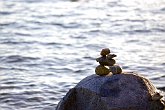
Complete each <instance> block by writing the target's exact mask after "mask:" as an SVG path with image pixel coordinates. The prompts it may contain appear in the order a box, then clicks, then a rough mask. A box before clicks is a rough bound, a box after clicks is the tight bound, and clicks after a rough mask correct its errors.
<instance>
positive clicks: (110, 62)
mask: <svg viewBox="0 0 165 110" xmlns="http://www.w3.org/2000/svg"><path fill="white" fill-rule="evenodd" d="M96 61H97V62H99V63H100V65H102V66H104V65H105V66H113V65H114V64H115V63H116V61H115V60H114V59H107V58H106V57H99V58H97V59H96Z"/></svg>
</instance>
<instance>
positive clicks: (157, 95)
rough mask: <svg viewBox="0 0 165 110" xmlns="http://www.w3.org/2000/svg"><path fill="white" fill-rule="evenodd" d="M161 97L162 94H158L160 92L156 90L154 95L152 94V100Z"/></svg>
mask: <svg viewBox="0 0 165 110" xmlns="http://www.w3.org/2000/svg"><path fill="white" fill-rule="evenodd" d="M161 98H163V96H162V95H160V93H158V92H156V93H155V94H154V95H152V100H154V101H156V100H160V99H161Z"/></svg>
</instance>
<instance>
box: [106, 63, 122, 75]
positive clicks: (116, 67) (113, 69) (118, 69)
mask: <svg viewBox="0 0 165 110" xmlns="http://www.w3.org/2000/svg"><path fill="white" fill-rule="evenodd" d="M109 69H110V71H111V72H112V73H113V74H121V73H122V68H121V67H120V66H119V65H114V66H110V67H109Z"/></svg>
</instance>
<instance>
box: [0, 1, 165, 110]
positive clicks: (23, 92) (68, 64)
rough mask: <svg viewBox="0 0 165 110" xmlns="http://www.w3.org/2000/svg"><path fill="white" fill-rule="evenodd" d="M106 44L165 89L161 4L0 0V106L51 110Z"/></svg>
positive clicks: (164, 6)
mask: <svg viewBox="0 0 165 110" xmlns="http://www.w3.org/2000/svg"><path fill="white" fill-rule="evenodd" d="M105 47H108V48H110V49H111V52H112V53H114V54H117V58H116V62H117V64H119V65H121V66H122V68H123V71H135V72H138V73H139V74H141V75H143V76H145V77H147V78H149V79H150V80H151V81H152V82H153V84H154V85H155V86H156V87H157V88H159V89H161V90H164V91H165V1H164V0H81V1H77V2H72V1H69V0H0V109H1V110H54V109H55V107H56V105H57V103H58V102H59V100H60V99H61V98H62V97H63V96H64V95H65V94H66V92H67V91H68V90H69V89H70V88H72V87H74V86H75V85H76V84H77V83H78V82H79V81H80V80H81V79H83V78H84V77H86V76H89V75H92V74H95V72H94V69H95V67H96V66H97V65H98V63H97V62H96V61H95V58H97V57H99V52H100V50H101V49H102V48H105Z"/></svg>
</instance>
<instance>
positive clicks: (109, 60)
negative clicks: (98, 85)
mask: <svg viewBox="0 0 165 110" xmlns="http://www.w3.org/2000/svg"><path fill="white" fill-rule="evenodd" d="M110 53H111V52H110V49H109V48H105V49H102V51H101V52H100V55H101V57H99V58H97V59H96V61H97V62H99V64H100V65H99V66H97V67H96V69H95V72H96V74H97V75H100V76H103V75H107V74H109V73H110V72H112V74H121V73H122V69H121V67H120V66H119V65H116V64H115V63H116V61H115V60H114V59H113V58H114V57H116V56H117V55H115V54H110Z"/></svg>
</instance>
